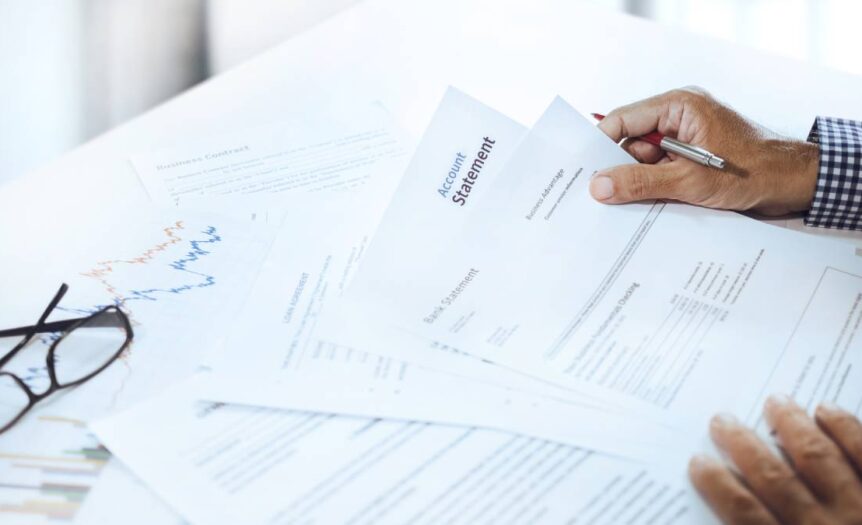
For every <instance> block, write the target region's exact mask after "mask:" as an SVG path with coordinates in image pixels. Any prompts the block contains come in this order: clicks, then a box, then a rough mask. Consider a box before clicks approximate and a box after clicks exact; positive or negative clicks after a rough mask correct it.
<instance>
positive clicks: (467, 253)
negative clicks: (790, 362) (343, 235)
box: [321, 99, 862, 431]
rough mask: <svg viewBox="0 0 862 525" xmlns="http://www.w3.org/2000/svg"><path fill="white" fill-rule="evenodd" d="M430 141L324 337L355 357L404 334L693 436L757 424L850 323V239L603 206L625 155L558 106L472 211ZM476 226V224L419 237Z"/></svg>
mask: <svg viewBox="0 0 862 525" xmlns="http://www.w3.org/2000/svg"><path fill="white" fill-rule="evenodd" d="M442 111H443V113H445V111H446V110H445V107H444V108H443V110H442ZM433 138H434V139H435V140H436V142H429V140H428V138H427V137H426V139H425V140H424V141H423V144H422V145H420V147H419V150H420V151H425V157H424V158H423V159H422V161H421V162H417V159H415V158H414V161H413V162H411V164H410V168H409V169H408V172H407V174H406V175H405V180H404V181H402V186H401V188H399V191H398V192H397V193H396V194H395V196H394V197H393V205H392V206H390V208H389V209H388V210H387V212H386V215H385V216H384V219H383V222H382V223H381V226H380V229H379V231H378V234H377V235H376V236H375V239H374V242H373V243H372V246H371V247H370V249H369V252H368V254H367V255H366V259H365V261H364V264H363V266H362V268H361V269H360V271H359V272H358V273H357V276H356V279H355V281H354V283H353V284H352V285H351V287H350V289H349V290H348V292H347V300H346V301H344V303H343V304H342V306H341V307H340V308H339V309H338V311H337V312H335V314H333V316H331V317H328V316H327V317H328V319H325V320H324V322H323V324H324V325H325V326H324V327H323V328H322V332H321V333H322V334H324V335H323V337H324V338H329V337H330V336H331V339H332V340H333V341H336V342H344V343H345V344H348V343H349V344H354V345H357V346H360V347H361V346H363V345H366V344H368V343H369V342H371V341H373V340H374V339H375V333H376V331H377V327H378V326H393V325H394V326H397V327H400V328H402V329H405V330H408V331H411V332H413V333H416V334H419V335H421V336H423V337H426V338H429V339H433V340H438V341H441V342H443V343H446V344H449V345H452V346H454V347H456V348H459V349H462V350H464V351H467V352H469V353H471V354H473V355H476V356H478V357H481V358H484V359H488V360H491V361H493V362H497V363H501V364H505V365H507V366H510V367H512V368H515V369H518V370H522V371H527V372H529V373H531V374H534V375H535V376H536V377H540V378H542V379H545V380H548V381H552V382H554V383H556V384H560V385H565V386H569V387H574V388H577V389H579V390H582V391H584V392H589V393H592V394H594V395H597V396H602V398H603V399H607V400H609V401H612V402H614V403H616V404H618V405H619V406H621V407H628V408H631V409H636V410H637V411H638V413H640V414H652V415H653V416H654V417H656V418H659V419H661V420H663V421H666V422H668V423H669V424H674V425H677V426H678V427H679V428H683V429H687V431H688V430H690V429H692V428H705V423H706V419H707V418H708V417H709V416H710V415H711V414H713V413H715V412H717V411H721V410H724V411H729V412H736V413H739V414H740V415H742V416H744V415H746V414H749V413H750V412H752V410H753V409H754V407H755V406H756V402H757V401H758V400H759V399H760V396H761V394H762V391H763V390H764V389H765V387H767V381H768V379H769V377H770V373H771V371H772V370H773V369H774V368H775V367H776V364H777V363H778V362H779V359H780V357H781V355H782V354H783V353H784V352H786V351H787V349H789V348H792V347H794V346H795V345H802V344H806V345H808V346H809V347H811V346H812V345H813V347H817V348H820V349H825V348H828V347H830V346H831V345H832V344H833V342H834V341H835V340H836V339H837V338H838V337H839V335H838V334H840V333H841V331H842V329H843V328H844V326H845V324H846V322H847V320H848V319H855V317H854V315H856V314H855V310H854V308H855V306H854V305H855V301H856V298H857V297H858V296H859V294H860V293H862V277H859V276H860V275H862V263H860V261H858V259H856V258H855V257H851V256H849V250H848V249H847V247H846V246H845V245H843V244H841V243H837V242H834V241H827V240H820V239H815V238H812V237H810V236H802V235H799V234H796V233H794V232H788V231H782V230H779V229H776V228H772V227H769V226H765V225H762V224H759V223H757V222H756V221H753V220H750V219H746V218H744V217H741V216H739V215H736V214H732V213H726V212H716V211H710V210H704V209H700V208H696V207H692V206H683V205H675V204H663V203H655V204H652V203H646V204H634V205H627V206H605V205H601V204H598V203H596V202H595V201H593V200H592V199H591V198H590V196H589V194H588V192H587V185H588V180H589V177H590V175H591V174H592V173H593V172H594V171H595V170H597V169H599V168H602V167H605V166H609V165H614V164H619V163H621V162H626V161H629V160H630V159H628V157H627V156H626V155H625V154H624V153H623V152H622V150H620V149H619V148H618V147H617V146H616V145H614V144H613V143H611V142H610V141H609V140H608V139H607V138H606V137H605V136H604V135H602V134H601V133H600V132H599V131H598V130H596V129H595V128H594V127H593V126H592V125H591V124H589V123H588V122H587V121H586V120H585V119H583V118H582V117H580V116H579V115H578V114H577V112H575V111H574V110H573V109H572V108H571V107H570V106H568V104H566V103H565V102H563V101H562V100H559V99H558V100H557V101H555V102H554V104H552V106H551V107H550V108H549V109H548V111H547V112H546V113H545V115H544V116H543V117H542V119H540V121H539V122H538V123H537V125H536V127H535V128H534V129H533V130H532V132H531V133H530V135H529V136H528V138H527V139H526V140H525V141H523V142H522V143H521V145H520V146H519V148H518V149H517V151H516V152H515V153H514V154H513V155H512V156H511V158H510V160H509V161H508V163H507V164H506V166H505V168H504V169H503V171H502V173H500V174H499V175H498V176H497V180H496V181H495V183H494V184H493V185H491V186H483V185H482V178H481V177H480V178H479V179H478V181H475V182H473V183H469V182H465V183H464V184H465V185H466V186H468V187H471V188H472V189H471V190H467V189H466V188H465V189H464V191H465V192H468V193H469V197H467V202H469V204H467V205H463V206H462V205H461V204H462V203H461V202H456V201H455V200H453V199H452V198H441V195H440V194H439V193H438V192H437V189H438V187H439V186H440V182H441V176H440V173H441V172H443V171H444V170H445V169H446V167H447V165H448V162H449V161H448V159H447V157H448V155H447V154H446V152H447V151H449V150H450V149H452V143H451V141H450V140H448V139H447V137H446V135H445V134H443V133H441V134H439V135H438V136H436V137H433ZM476 141H478V142H481V141H482V137H481V136H480V135H479V134H475V137H474V142H476ZM429 144H430V145H429ZM481 151H482V150H481V149H478V150H476V151H471V152H470V156H471V160H472V159H474V158H475V159H481V155H480V153H481ZM483 187H484V188H485V189H484V190H483V189H482V188H483ZM481 191H485V192H486V194H485V195H484V196H483V197H482V199H481V200H480V201H477V200H475V199H476V197H477V194H478V192H481ZM471 207H472V208H473V211H472V212H470V211H469V209H470V208H471ZM465 214H467V216H468V217H469V224H468V226H467V227H463V228H457V229H445V228H444V230H445V231H444V232H443V233H442V234H441V233H439V232H436V233H434V234H433V235H429V236H426V235H425V232H426V231H428V230H427V228H425V227H424V226H426V225H428V224H433V223H439V224H444V225H445V224H447V221H453V220H455V219H453V218H454V217H461V216H463V215H465ZM396 249H397V250H399V251H400V253H401V254H402V256H401V257H399V258H397V259H395V258H393V257H391V254H392V253H393V252H394V251H395V250H396ZM811 302H816V303H817V304H819V305H820V308H821V309H823V310H821V311H822V312H823V315H821V316H820V317H821V319H820V322H813V321H812V320H811V315H813V314H814V311H813V310H811V309H808V308H807V305H808V304H809V303H811ZM336 327H337V329H336ZM763 327H769V330H764V329H763ZM852 343H853V346H854V350H853V351H852V352H850V354H851V355H859V349H858V346H856V345H858V341H857V340H855V339H853V340H852ZM390 350H393V351H396V352H398V350H399V349H397V348H388V347H387V348H385V349H384V350H383V351H385V352H388V351H390ZM822 351H823V352H825V351H826V350H822ZM822 355H823V354H821V356H822ZM399 357H405V358H407V359H409V356H401V355H400V354H399ZM731 385H732V387H731ZM836 387H837V383H836Z"/></svg>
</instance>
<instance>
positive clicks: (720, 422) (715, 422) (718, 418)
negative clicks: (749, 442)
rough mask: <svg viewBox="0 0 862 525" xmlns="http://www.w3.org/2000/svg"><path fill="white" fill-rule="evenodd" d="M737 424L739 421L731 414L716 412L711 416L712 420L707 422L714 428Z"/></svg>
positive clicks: (720, 428)
mask: <svg viewBox="0 0 862 525" xmlns="http://www.w3.org/2000/svg"><path fill="white" fill-rule="evenodd" d="M738 424H739V421H738V420H737V419H736V417H735V416H734V415H733V414H727V413H722V414H716V415H715V416H713V418H712V421H710V422H709V425H710V426H711V427H712V428H713V429H714V430H723V429H725V428H728V427H732V426H736V425H738Z"/></svg>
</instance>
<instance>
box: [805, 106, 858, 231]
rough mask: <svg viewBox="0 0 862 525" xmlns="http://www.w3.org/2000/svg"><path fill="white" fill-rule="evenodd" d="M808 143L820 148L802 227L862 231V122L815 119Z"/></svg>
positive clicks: (830, 118) (824, 118)
mask: <svg viewBox="0 0 862 525" xmlns="http://www.w3.org/2000/svg"><path fill="white" fill-rule="evenodd" d="M808 140H809V141H810V142H813V143H815V144H818V145H819V146H820V165H819V173H818V175H817V187H816V190H815V193H814V201H813V202H812V203H811V209H810V210H809V211H808V215H807V216H806V217H805V224H807V225H808V226H818V227H822V228H838V229H844V230H850V229H853V230H859V229H862V122H859V121H855V120H847V119H841V118H832V117H817V119H816V120H815V121H814V126H813V127H812V128H811V133H809V135H808Z"/></svg>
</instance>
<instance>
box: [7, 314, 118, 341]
mask: <svg viewBox="0 0 862 525" xmlns="http://www.w3.org/2000/svg"><path fill="white" fill-rule="evenodd" d="M112 313H113V312H112ZM89 318H90V316H87V317H78V318H76V319H64V320H63V321H51V322H49V323H42V324H41V325H30V326H20V327H18V328H9V329H6V330H0V338H2V337H20V336H24V335H27V334H29V333H36V334H50V333H52V332H62V331H63V330H68V329H69V328H71V327H72V326H73V325H74V324H75V323H80V322H81V321H85V320H87V319H89ZM87 326H90V327H103V326H114V327H121V326H123V322H122V320H121V319H120V316H119V315H117V314H116V313H113V315H109V316H108V315H101V316H99V317H98V318H97V319H95V320H94V321H92V322H90V323H88V324H87ZM34 328H35V330H34Z"/></svg>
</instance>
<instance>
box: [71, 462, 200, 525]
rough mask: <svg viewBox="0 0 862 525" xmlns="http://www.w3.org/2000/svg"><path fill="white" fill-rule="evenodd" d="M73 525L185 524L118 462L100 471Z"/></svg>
mask: <svg viewBox="0 0 862 525" xmlns="http://www.w3.org/2000/svg"><path fill="white" fill-rule="evenodd" d="M74 523H75V525H103V524H106V523H122V524H123V525H182V524H183V523H186V521H185V520H183V519H182V518H181V517H180V516H179V515H178V514H177V513H176V512H174V511H173V510H171V509H170V508H169V507H168V506H167V505H166V504H165V503H164V502H163V501H162V500H161V499H159V498H158V497H157V496H156V495H155V494H154V493H153V491H152V490H150V488H149V487H147V486H146V485H144V483H143V482H142V481H141V480H139V479H138V478H136V477H135V476H134V475H133V474H132V473H131V471H129V469H128V468H126V466H125V465H123V464H122V463H120V461H119V460H118V459H113V460H111V461H109V462H108V464H107V465H105V468H104V469H102V472H101V474H100V475H99V479H98V480H97V481H96V483H95V485H93V486H92V487H91V488H90V491H89V493H88V494H87V499H86V500H84V502H83V504H82V506H81V508H80V509H79V510H78V512H77V513H76V514H75V520H74Z"/></svg>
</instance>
